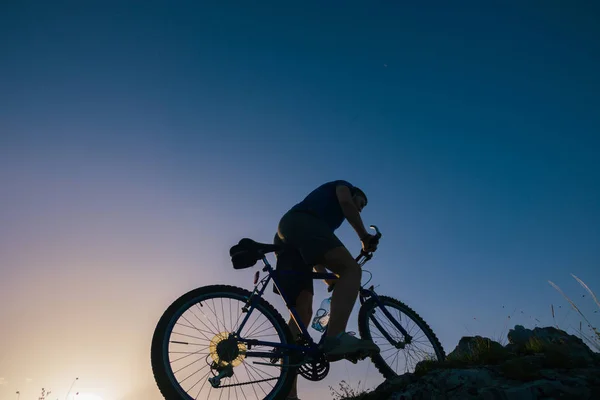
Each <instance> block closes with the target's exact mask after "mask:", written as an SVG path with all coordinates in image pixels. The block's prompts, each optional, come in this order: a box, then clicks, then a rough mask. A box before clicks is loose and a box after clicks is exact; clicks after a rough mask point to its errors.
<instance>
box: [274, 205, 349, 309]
mask: <svg viewBox="0 0 600 400" xmlns="http://www.w3.org/2000/svg"><path fill="white" fill-rule="evenodd" d="M273 243H274V244H278V245H283V246H284V249H283V250H282V251H278V252H276V253H275V255H276V257H277V267H276V270H277V271H288V272H283V273H281V274H278V275H277V276H278V277H279V285H280V286H281V289H282V291H283V292H284V293H285V294H286V297H288V301H290V303H291V305H295V304H296V298H297V297H298V295H299V294H300V292H302V291H303V290H306V291H309V292H310V293H314V288H313V279H312V275H311V273H312V268H313V266H315V265H317V264H318V263H319V262H322V260H323V256H324V255H325V253H327V252H328V251H329V250H331V249H334V248H336V247H340V246H343V244H342V242H341V241H340V240H339V239H338V238H337V236H336V235H335V234H334V233H333V232H332V231H331V228H329V226H327V224H326V223H325V222H323V221H322V220H321V219H319V218H318V217H316V216H314V215H312V214H309V213H307V212H301V211H289V212H287V213H286V214H285V215H284V216H283V217H281V220H280V221H279V226H278V227H277V233H276V234H275V237H274V238H273ZM290 272H293V273H290ZM273 291H274V292H275V293H279V292H278V291H277V289H276V288H275V287H274V288H273Z"/></svg>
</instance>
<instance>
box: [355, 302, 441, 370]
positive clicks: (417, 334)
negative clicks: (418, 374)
mask: <svg viewBox="0 0 600 400" xmlns="http://www.w3.org/2000/svg"><path fill="white" fill-rule="evenodd" d="M379 300H380V301H381V302H382V303H383V305H384V306H385V308H386V310H387V311H388V312H389V313H390V314H391V317H392V318H393V320H394V321H395V323H394V321H392V320H390V318H388V317H387V316H386V315H385V314H384V313H383V310H382V309H381V307H379V305H378V304H377V302H376V301H375V299H374V298H370V299H368V300H367V301H366V302H365V303H364V304H363V305H362V306H361V308H360V311H359V314H358V330H359V332H360V336H361V338H363V339H371V340H373V341H374V342H375V344H377V346H379V348H380V349H381V351H380V353H379V354H377V355H375V356H373V357H372V358H371V359H372V360H373V364H375V366H376V367H377V369H378V370H379V372H381V374H382V375H383V376H384V378H386V379H391V378H394V377H396V376H398V375H401V374H404V373H407V372H414V370H415V367H416V365H417V363H418V362H420V361H423V360H427V359H429V360H439V361H442V360H444V358H445V357H446V355H445V353H444V349H443V348H442V345H441V344H440V341H439V340H438V338H437V337H436V335H435V333H433V330H432V329H431V328H430V327H429V325H427V323H426V322H425V321H424V320H423V318H421V317H420V316H419V315H418V314H417V313H416V312H415V311H413V310H412V309H411V308H410V307H408V306H407V305H406V304H404V303H402V302H401V301H399V300H396V299H393V298H391V297H387V296H379ZM396 324H398V325H400V326H401V327H402V328H404V330H405V331H406V332H407V333H408V334H409V335H410V337H411V338H410V340H408V341H407V340H406V337H405V336H404V334H403V333H402V332H401V331H400V330H399V329H398V327H397V326H396ZM390 339H391V341H390ZM401 352H402V355H401Z"/></svg>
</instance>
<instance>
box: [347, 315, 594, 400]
mask: <svg viewBox="0 0 600 400" xmlns="http://www.w3.org/2000/svg"><path fill="white" fill-rule="evenodd" d="M508 340H509V344H507V345H506V346H502V345H501V344H500V343H497V342H494V341H492V340H490V339H488V338H484V337H481V336H475V337H463V338H462V339H461V340H460V342H459V344H458V346H457V347H456V348H455V349H454V351H452V352H451V353H450V354H449V355H448V357H447V359H446V360H445V361H443V362H434V361H426V362H422V363H420V364H419V365H418V366H417V368H416V370H415V372H414V373H413V374H405V375H402V376H399V377H397V378H395V379H394V380H391V381H386V382H384V383H383V384H381V385H380V386H379V387H378V388H377V389H376V390H375V391H373V392H371V393H368V394H364V395H362V396H361V397H359V398H360V399H361V400H387V399H393V400H418V399H419V400H420V399H423V400H438V399H439V400H442V399H444V400H454V399H457V400H458V399H461V400H463V399H464V400H468V399H484V400H513V399H515V400H535V399H577V400H583V399H596V400H598V399H600V355H599V354H598V353H595V352H593V351H592V350H590V348H589V347H588V346H587V345H586V344H585V343H584V342H583V341H582V340H581V339H580V338H578V337H576V336H573V335H569V334H567V333H566V332H564V331H562V330H559V329H556V328H553V327H547V328H536V329H533V330H530V329H525V328H524V327H522V326H520V325H517V326H516V327H515V328H514V329H512V330H510V332H509V334H508Z"/></svg>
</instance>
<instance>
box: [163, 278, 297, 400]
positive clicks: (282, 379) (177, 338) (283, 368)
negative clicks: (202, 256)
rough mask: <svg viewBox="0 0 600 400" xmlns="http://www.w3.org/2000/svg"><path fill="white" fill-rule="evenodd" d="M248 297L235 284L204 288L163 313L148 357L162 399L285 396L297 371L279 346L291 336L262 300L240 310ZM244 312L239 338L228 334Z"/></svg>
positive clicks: (247, 399) (276, 398)
mask: <svg viewBox="0 0 600 400" xmlns="http://www.w3.org/2000/svg"><path fill="white" fill-rule="evenodd" d="M250 295H251V293H250V292H249V291H247V290H244V289H241V288H238V287H234V286H226V285H213V286H205V287H201V288H198V289H195V290H192V291H190V292H188V293H186V294H184V295H183V296H181V297H180V298H179V299H177V300H175V301H174V302H173V304H171V306H170V307H169V308H168V309H167V310H166V311H165V312H164V314H163V315H162V317H161V319H160V320H159V322H158V324H157V326H156V329H155V331H154V336H153V338H152V347H151V361H152V371H153V373H154V378H155V380H156V384H157V385H158V387H159V389H160V391H161V393H162V394H163V396H164V397H165V399H168V400H203V399H221V400H226V399H236V400H238V399H244V400H259V399H269V400H279V399H284V398H285V396H286V395H287V394H288V393H289V391H290V388H291V385H292V383H293V380H294V378H295V376H296V369H295V368H294V367H291V366H290V358H291V357H290V355H289V354H287V353H285V352H282V351H281V348H280V347H279V345H280V344H281V345H286V344H291V343H293V341H292V334H291V332H290V330H289V328H288V326H287V324H286V323H285V321H284V320H283V318H282V317H281V315H280V314H279V313H278V312H277V311H276V310H275V308H273V306H272V305H270V304H269V303H268V302H267V301H265V300H264V299H262V298H255V299H254V301H255V308H254V309H252V310H251V311H250V312H249V313H248V312H247V310H246V311H245V310H244V306H245V305H246V303H247V300H248V298H249V297H250ZM248 314H250V315H249V318H248V320H247V321H246V323H245V325H244V327H243V329H242V330H241V332H240V335H239V337H237V336H236V335H231V334H232V333H234V332H236V331H237V330H238V328H239V327H240V326H241V325H240V324H241V323H242V321H244V320H245V318H246V317H247V316H248ZM240 338H243V340H240ZM245 340H255V341H261V342H263V343H257V342H254V344H251V345H250V344H248V343H247V342H246V341H245ZM264 343H269V344H264ZM215 376H218V377H219V379H220V383H219V384H216V385H213V383H214V381H212V382H211V381H209V379H215ZM215 386H216V387H215Z"/></svg>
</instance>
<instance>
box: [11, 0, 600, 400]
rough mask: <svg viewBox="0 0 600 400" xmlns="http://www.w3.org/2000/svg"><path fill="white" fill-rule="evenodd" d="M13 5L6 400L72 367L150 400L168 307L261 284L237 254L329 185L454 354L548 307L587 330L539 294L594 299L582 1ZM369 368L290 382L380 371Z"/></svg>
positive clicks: (595, 60)
mask: <svg viewBox="0 0 600 400" xmlns="http://www.w3.org/2000/svg"><path fill="white" fill-rule="evenodd" d="M0 10H1V13H0V15H1V16H0V37H1V38H2V41H1V42H0V49H1V51H2V54H3V61H2V62H1V63H0V132H1V134H0V155H1V157H0V182H1V185H2V188H3V189H2V191H0V221H1V224H0V274H1V275H0V276H1V277H2V279H1V280H0V288H1V291H0V292H1V294H0V301H1V302H2V304H3V308H2V309H1V310H0V318H1V319H2V321H3V324H2V325H3V326H4V328H3V329H2V330H1V331H0V332H1V334H2V336H1V339H0V355H3V356H0V377H3V378H4V379H3V380H0V395H2V396H8V393H14V391H13V390H16V389H15V388H19V387H22V388H25V386H26V385H29V386H30V389H28V390H31V393H32V394H31V395H32V396H33V393H34V392H33V390H34V389H35V390H37V388H38V386H39V387H41V386H43V385H46V386H48V385H50V386H52V385H53V386H54V387H55V388H56V393H58V392H60V393H63V392H64V393H65V394H66V390H67V389H68V386H69V385H70V383H71V381H72V379H73V376H77V375H80V376H85V379H84V378H83V377H82V378H80V381H79V382H78V384H79V385H82V386H81V387H82V388H84V389H85V385H87V386H88V387H87V389H88V390H89V392H90V393H92V392H93V393H97V394H100V395H102V396H103V397H104V400H112V399H117V400H124V399H126V398H128V397H127V396H130V397H131V398H139V395H140V393H144V396H145V398H149V399H153V398H158V397H156V396H157V392H156V389H155V388H154V387H153V381H152V376H151V372H150V367H149V360H148V357H149V354H148V350H149V347H148V346H149V342H150V338H151V336H152V330H153V328H154V324H155V323H156V321H157V320H158V318H159V317H160V314H161V313H162V311H163V310H164V309H165V308H166V307H167V306H168V304H169V303H170V302H171V301H172V300H174V299H175V298H176V297H177V296H179V295H180V294H183V293H184V292H185V291H187V290H189V289H192V288H194V287H197V286H202V285H207V284H212V283H221V282H228V283H231V284H236V285H239V286H243V287H250V285H251V278H252V274H253V271H249V270H248V271H241V272H240V271H233V269H232V268H231V265H230V263H229V258H228V249H229V247H230V246H231V245H232V244H234V243H236V242H237V241H238V240H239V239H240V238H241V237H244V236H249V237H252V238H254V239H256V240H263V241H269V240H271V238H272V236H273V233H274V231H275V229H276V225H277V222H278V219H279V217H280V216H281V215H282V214H283V213H284V212H285V211H286V210H287V209H288V208H289V207H291V206H292V205H293V204H294V203H296V202H297V201H299V200H301V199H302V197H303V196H304V195H306V194H307V193H308V192H309V191H310V190H312V189H313V188H314V187H316V186H317V185H319V184H321V183H323V182H325V181H328V180H332V179H346V180H349V181H350V182H352V183H354V184H356V185H358V186H360V187H362V188H363V189H364V190H365V192H367V194H368V196H369V206H368V207H367V208H366V209H365V211H364V213H363V216H364V219H365V223H367V224H372V223H373V224H376V225H378V226H379V227H380V228H381V230H382V232H383V234H384V238H383V240H382V242H381V245H380V250H379V251H378V253H377V256H376V258H375V259H374V260H373V261H372V264H371V265H370V267H371V270H372V271H373V273H374V274H375V278H374V279H375V280H374V282H375V283H376V284H379V285H380V287H379V288H378V290H379V291H380V292H381V293H383V294H389V295H392V296H394V297H397V298H399V299H400V300H403V301H405V302H406V303H408V304H409V305H411V306H412V307H413V308H415V309H416V310H417V311H418V312H419V313H420V314H421V315H422V316H423V317H424V318H425V319H426V320H427V321H428V322H429V323H430V325H431V326H432V327H433V328H434V330H435V331H436V332H437V333H438V335H439V337H440V339H441V340H442V342H443V344H444V346H445V348H446V350H447V351H451V350H452V349H453V348H454V346H455V345H456V343H457V342H458V340H459V339H460V337H461V336H463V335H467V334H475V333H477V334H483V335H487V336H494V335H496V336H499V335H500V334H502V333H505V332H503V330H504V327H505V325H506V322H507V316H508V315H509V314H511V313H513V310H514V309H515V308H517V311H516V312H515V313H514V314H512V318H511V321H510V324H514V322H517V323H522V324H525V325H528V326H533V324H534V323H535V321H534V318H538V319H539V320H540V321H541V324H542V325H549V324H551V323H552V320H551V316H550V311H549V309H550V304H557V305H558V304H563V307H562V309H560V310H561V312H562V313H563V314H562V315H561V316H560V317H561V318H562V321H564V322H563V323H564V325H565V326H564V328H567V327H568V326H569V324H573V325H574V324H578V322H579V319H578V318H575V316H574V313H573V312H569V311H568V310H567V309H566V308H567V307H566V305H565V304H564V301H563V300H562V298H561V297H560V295H559V294H558V293H557V292H556V291H555V290H554V289H552V288H551V287H550V285H549V284H548V283H547V280H552V281H554V282H555V283H557V284H558V285H559V286H561V287H562V288H563V289H564V290H565V291H566V292H567V293H568V294H570V295H573V297H574V298H576V299H577V300H578V302H580V303H581V306H582V308H583V309H584V310H588V311H589V312H590V313H592V314H591V315H592V316H595V315H597V314H593V311H592V310H594V309H593V307H592V306H593V304H592V303H591V301H590V300H589V298H588V297H585V298H584V297H582V296H583V294H585V293H584V292H583V291H582V289H581V288H580V287H579V286H578V285H577V283H576V282H575V281H574V280H573V279H572V278H571V277H570V276H569V274H570V273H574V274H575V275H577V276H579V277H580V278H582V279H583V280H584V281H586V282H587V283H588V284H589V285H590V286H591V288H592V289H595V290H600V275H599V273H598V271H599V269H598V264H599V261H600V250H599V249H600V246H599V245H598V243H599V242H600V228H599V227H600V206H599V204H600V165H599V161H598V154H600V113H598V110H599V109H600V97H599V96H598V93H600V77H599V75H598V73H597V71H599V70H600V41H598V40H597V39H596V38H598V37H600V32H599V28H598V27H599V26H600V24H599V22H600V10H599V8H598V6H597V5H595V4H592V2H584V1H579V2H571V3H569V4H566V3H564V2H509V4H506V2H491V3H489V2H487V3H486V4H485V5H484V4H482V2H475V1H465V2H460V4H459V5H458V4H456V3H454V4H452V5H450V4H449V3H448V2H441V1H431V2H426V3H420V4H419V5H407V4H402V3H401V2H389V1H382V2H370V3H368V4H367V3H366V2H338V1H332V2H327V3H326V4H323V2H302V3H298V4H293V5H292V4H284V3H282V2H261V4H260V6H257V5H255V4H253V5H244V4H241V2H225V1H220V2H178V3H177V5H174V3H170V4H167V3H166V2H156V1H150V2H144V3H143V5H142V3H139V2H114V1H113V2H98V1H89V2H83V3H82V2H58V3H56V2H53V3H52V4H51V3H48V2H33V1H31V2H8V3H4V4H3V5H2V6H1V8H0ZM339 236H340V238H341V239H342V240H343V241H344V242H345V243H346V244H347V245H348V247H349V248H350V249H353V251H354V252H356V251H358V249H359V247H358V246H359V242H358V240H357V239H356V237H355V236H354V234H353V232H352V230H351V228H350V227H349V226H348V225H347V224H344V225H343V226H342V228H340V230H339ZM107 293H109V294H107ZM325 295H326V294H325V291H324V289H323V288H321V287H318V288H317V290H316V299H315V302H319V301H320V300H321V299H322V298H323V297H324V296H325ZM269 296H270V297H268V300H269V301H270V302H272V303H273V304H275V305H276V306H277V307H278V309H280V310H281V311H282V312H283V311H285V310H283V308H282V304H281V301H280V300H279V299H278V298H277V297H275V296H274V295H272V294H270V295H269ZM115 310H120V311H121V312H118V313H117V312H116V311H115ZM521 310H522V311H523V314H521V313H520V311H521ZM353 318H355V316H354V317H353ZM474 318H476V319H474ZM353 321H355V319H354V320H353ZM596 321H598V319H596ZM559 322H560V321H559ZM40 324H43V326H44V329H40V328H39V326H40ZM353 324H354V326H352V325H353ZM71 326H76V327H77V328H76V329H70V328H69V329H67V328H66V327H71ZM351 328H352V329H356V326H355V322H353V323H351ZM31 340H34V342H35V344H33V345H32V341H31ZM90 343H92V344H90ZM94 344H97V345H94ZM59 360H60V361H59ZM34 361H35V362H34ZM367 364H368V363H366V362H365V363H361V364H359V365H358V366H350V365H349V364H345V363H339V364H335V365H334V367H333V368H332V373H331V375H330V377H329V378H327V380H326V381H323V382H320V383H319V384H316V385H311V387H310V388H308V385H305V384H301V385H304V386H301V387H303V388H304V390H305V392H306V391H309V390H310V391H311V392H310V393H312V395H313V396H317V395H323V394H328V393H329V391H328V385H335V384H336V382H337V381H339V379H349V378H350V379H353V380H355V381H356V380H358V379H363V376H367V377H369V379H370V382H372V383H373V384H376V383H378V379H379V378H378V376H377V374H376V373H375V372H374V371H373V368H372V367H370V369H369V367H368V365H367ZM114 365H121V366H122V367H118V368H115V367H111V366H114ZM26 379H30V380H31V381H26ZM38 384H39V385H38ZM36 385H38V386H36ZM21 390H23V389H21ZM61 391H62V392H61ZM36 394H37V393H36ZM61 396H62V395H61ZM152 396H154V397H152Z"/></svg>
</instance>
